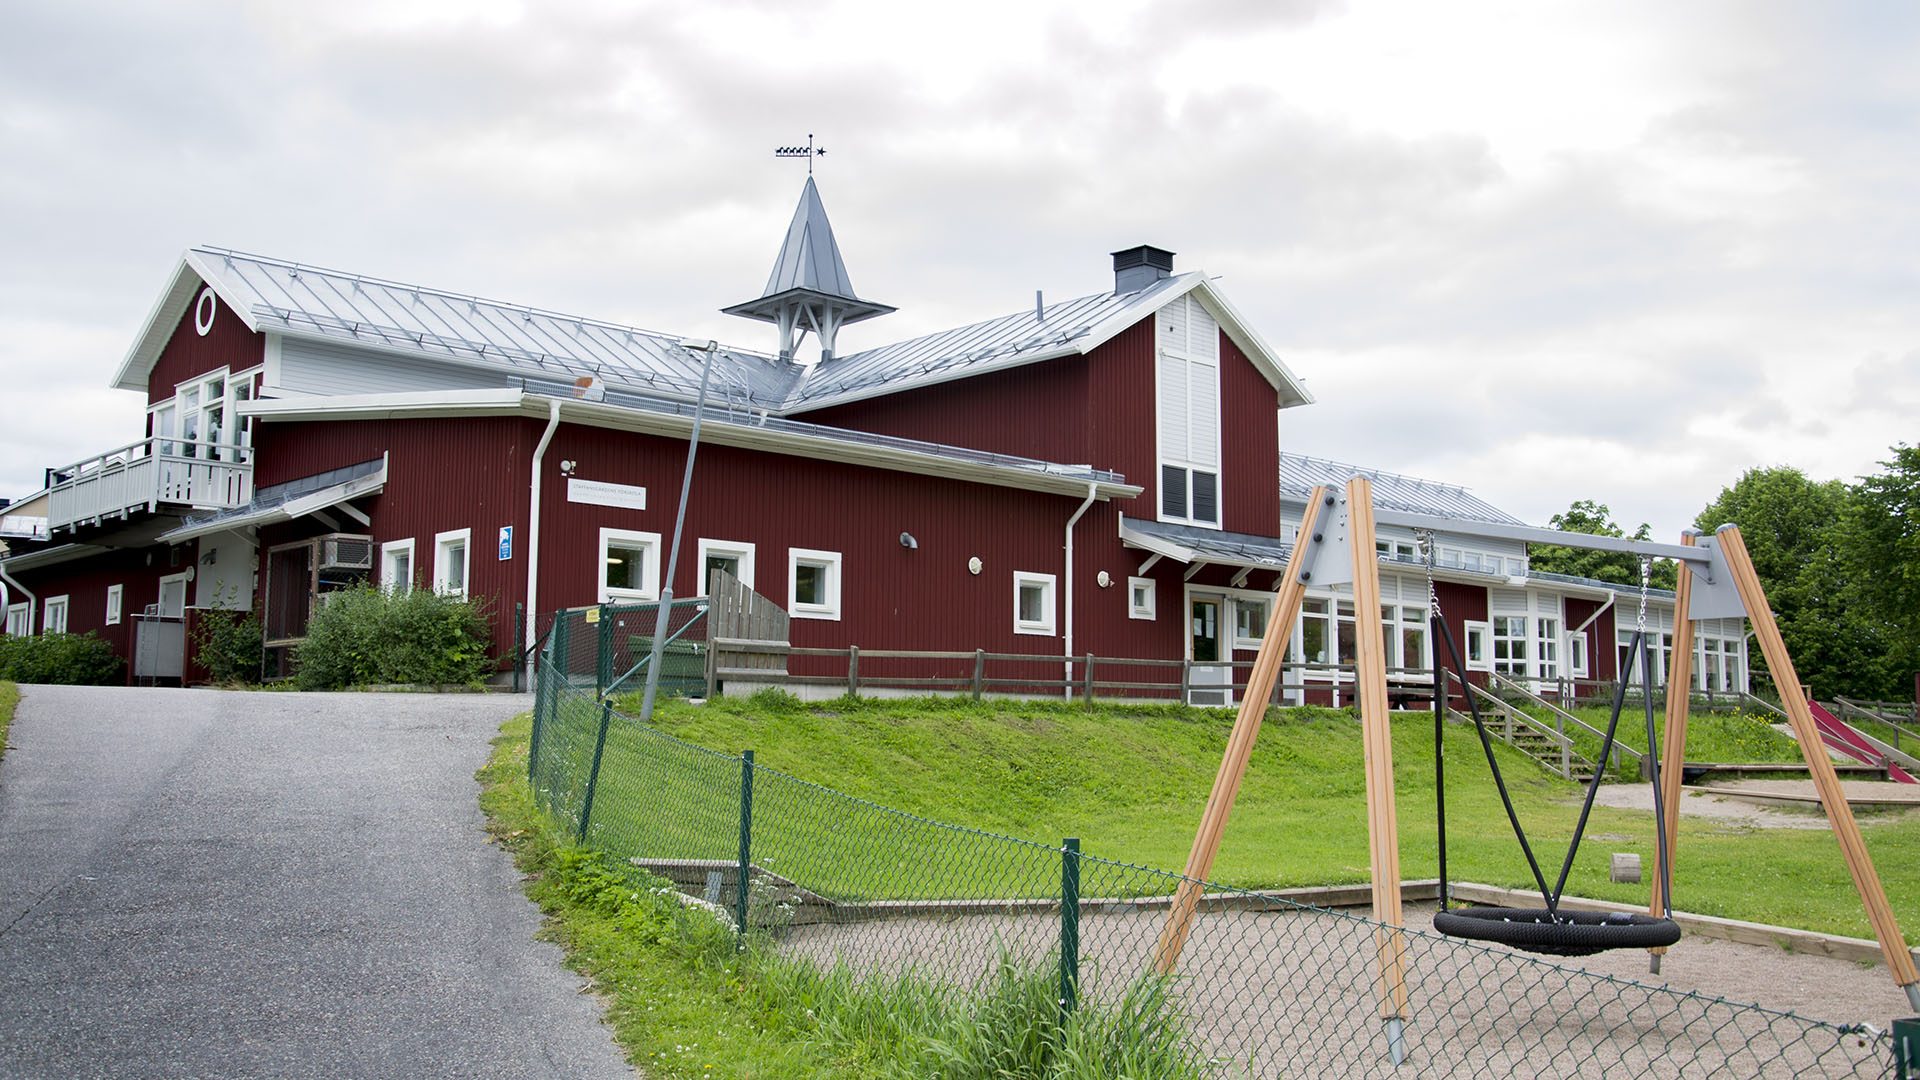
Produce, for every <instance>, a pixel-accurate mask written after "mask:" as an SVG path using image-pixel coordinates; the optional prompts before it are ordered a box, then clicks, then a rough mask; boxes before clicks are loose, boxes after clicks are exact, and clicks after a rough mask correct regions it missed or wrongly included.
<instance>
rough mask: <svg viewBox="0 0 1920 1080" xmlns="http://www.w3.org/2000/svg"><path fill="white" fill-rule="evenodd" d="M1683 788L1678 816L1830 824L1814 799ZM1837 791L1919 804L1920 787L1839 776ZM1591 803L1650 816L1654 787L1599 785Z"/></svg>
mask: <svg viewBox="0 0 1920 1080" xmlns="http://www.w3.org/2000/svg"><path fill="white" fill-rule="evenodd" d="M1715 786H1717V787H1722V788H1732V789H1738V790H1743V791H1752V792H1754V793H1755V794H1756V795H1768V794H1791V795H1806V796H1810V795H1812V794H1813V781H1811V780H1733V781H1727V782H1724V783H1721V784H1717V785H1715ZM1683 790H1684V792H1685V798H1684V800H1683V801H1682V802H1681V804H1680V816H1681V817H1682V818H1703V819H1708V820H1713V821H1724V822H1728V823H1731V824H1736V825H1748V826H1752V827H1753V828H1757V829H1825V828H1827V827H1828V825H1827V818H1826V815H1825V814H1823V813H1821V812H1820V806H1819V804H1818V803H1808V804H1806V805H1804V806H1791V805H1790V806H1768V805H1765V804H1763V803H1759V802H1753V801H1749V800H1747V799H1741V798H1736V797H1729V796H1725V795H1718V794H1714V793H1712V792H1706V791H1694V790H1686V789H1683ZM1840 790H1841V791H1843V792H1845V793H1846V795H1847V797H1848V798H1849V799H1863V800H1881V801H1884V802H1887V803H1891V802H1895V801H1901V802H1907V803H1910V804H1912V805H1913V806H1914V807H1915V808H1920V787H1916V786H1915V785H1913V784H1891V783H1885V782H1882V781H1876V780H1842V781H1841V782H1840ZM1594 801H1595V802H1596V803H1597V804H1598V805H1601V806H1611V807H1615V808H1618V809H1621V810H1643V811H1645V812H1647V813H1649V814H1651V813H1652V812H1653V785H1651V784H1602V785H1600V794H1599V796H1598V797H1597V798H1596V799H1595V800H1594ZM1903 812H1911V811H1903Z"/></svg>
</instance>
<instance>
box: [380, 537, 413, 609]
mask: <svg viewBox="0 0 1920 1080" xmlns="http://www.w3.org/2000/svg"><path fill="white" fill-rule="evenodd" d="M413 571H414V561H413V538H412V537H408V538H406V539H405V540H389V541H387V542H386V543H384V544H381V545H380V587H381V588H382V589H385V590H386V591H388V592H390V593H392V594H393V595H395V596H405V595H407V594H408V593H410V592H412V591H413Z"/></svg>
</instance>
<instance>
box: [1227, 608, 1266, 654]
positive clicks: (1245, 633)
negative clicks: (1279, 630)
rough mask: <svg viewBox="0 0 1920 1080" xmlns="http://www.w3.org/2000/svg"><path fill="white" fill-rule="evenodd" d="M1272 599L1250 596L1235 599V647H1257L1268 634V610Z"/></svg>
mask: <svg viewBox="0 0 1920 1080" xmlns="http://www.w3.org/2000/svg"><path fill="white" fill-rule="evenodd" d="M1270 604H1271V601H1268V600H1266V599H1255V598H1253V597H1250V596H1237V597H1235V598H1234V600H1233V644H1234V647H1235V648H1240V649H1257V648H1259V647H1260V642H1261V641H1262V640H1263V639H1264V638H1265V637H1266V636H1267V611H1268V609H1269V605H1270Z"/></svg>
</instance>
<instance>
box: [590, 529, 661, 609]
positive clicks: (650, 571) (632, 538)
mask: <svg viewBox="0 0 1920 1080" xmlns="http://www.w3.org/2000/svg"><path fill="white" fill-rule="evenodd" d="M599 599H600V602H601V603H603V604H606V603H612V602H614V601H619V600H658V599H660V534H659V533H652V532H634V531H632V530H629V529H601V530H600V592H599Z"/></svg>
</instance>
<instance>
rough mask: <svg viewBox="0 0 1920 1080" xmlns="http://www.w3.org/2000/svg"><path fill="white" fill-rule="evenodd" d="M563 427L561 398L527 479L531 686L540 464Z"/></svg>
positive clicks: (551, 409)
mask: <svg viewBox="0 0 1920 1080" xmlns="http://www.w3.org/2000/svg"><path fill="white" fill-rule="evenodd" d="M559 428H560V399H559V398H554V399H553V400H552V401H551V402H549V403H548V407H547V430H545V431H543V432H541V433H540V444H539V445H538V446H535V447H534V448H533V464H532V465H531V466H530V475H529V476H528V478H527V622H526V635H527V639H526V640H525V641H524V642H522V643H521V648H522V649H523V650H524V652H523V655H522V656H521V658H520V659H519V661H517V663H516V666H518V665H520V664H524V665H526V666H527V678H528V680H529V683H528V685H532V683H531V680H532V678H533V666H532V665H533V647H534V644H535V643H536V642H538V641H539V640H540V635H539V633H538V631H537V630H536V627H538V626H539V618H538V616H539V613H540V465H541V463H542V462H543V461H545V460H546V457H547V444H548V443H550V442H552V441H553V433H554V432H555V431H557V430H559Z"/></svg>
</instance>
